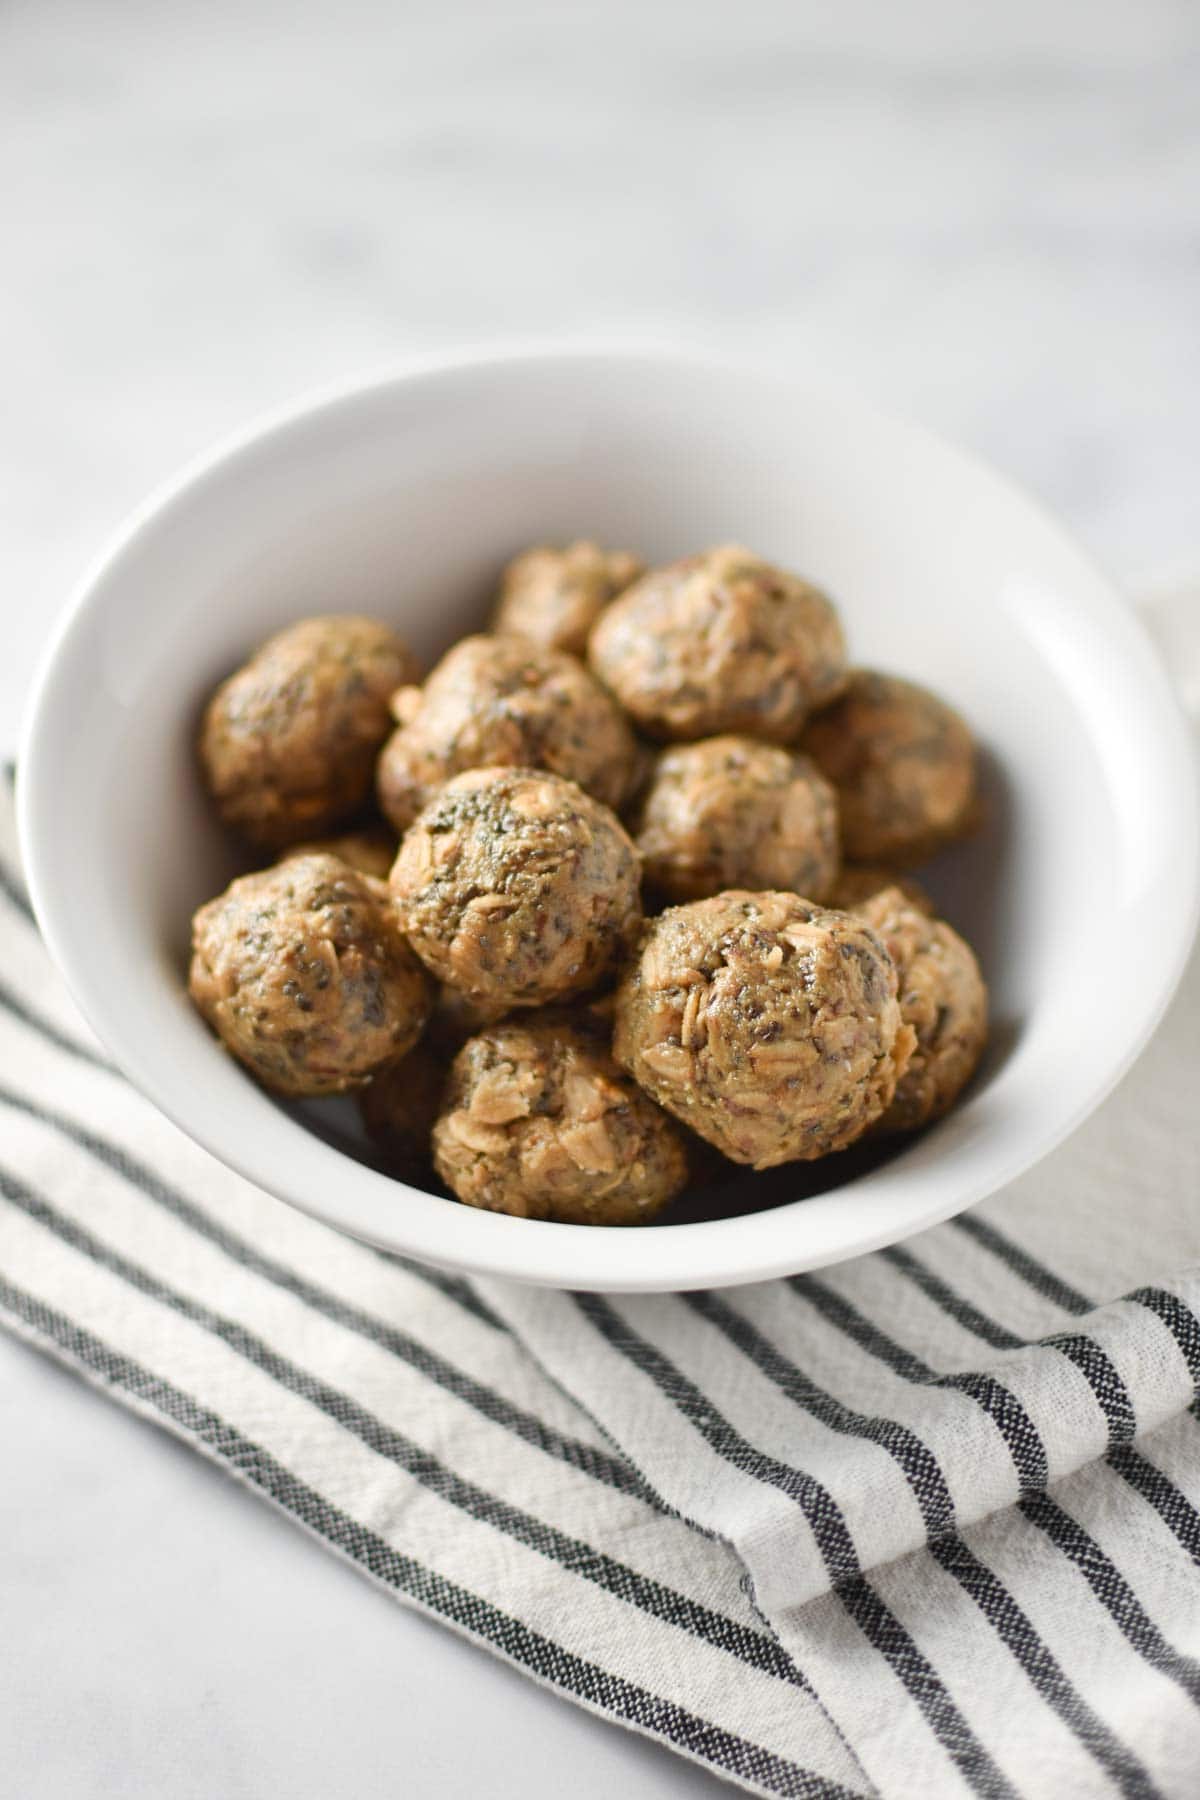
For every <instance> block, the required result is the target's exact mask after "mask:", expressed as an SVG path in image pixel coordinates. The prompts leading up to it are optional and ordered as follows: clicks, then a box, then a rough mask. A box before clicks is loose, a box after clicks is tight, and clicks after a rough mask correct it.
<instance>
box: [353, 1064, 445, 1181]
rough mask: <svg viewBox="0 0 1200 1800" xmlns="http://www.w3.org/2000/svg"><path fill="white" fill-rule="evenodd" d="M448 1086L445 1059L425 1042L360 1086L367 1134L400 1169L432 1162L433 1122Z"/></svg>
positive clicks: (411, 1170) (415, 1168)
mask: <svg viewBox="0 0 1200 1800" xmlns="http://www.w3.org/2000/svg"><path fill="white" fill-rule="evenodd" d="M445 1086H446V1063H445V1060H444V1059H443V1058H442V1057H440V1056H435V1055H434V1054H433V1052H432V1051H431V1050H428V1049H426V1047H425V1045H424V1043H420V1044H418V1045H417V1047H416V1049H415V1050H410V1051H409V1053H408V1055H407V1056H406V1057H404V1058H402V1060H401V1061H400V1062H393V1063H388V1064H387V1065H386V1067H385V1068H382V1069H381V1070H380V1071H379V1073H378V1075H373V1076H372V1078H371V1080H370V1081H369V1082H368V1083H367V1085H366V1087H365V1088H361V1089H360V1090H359V1094H358V1110H359V1112H360V1113H361V1114H362V1121H363V1124H364V1126H365V1127H366V1130H367V1135H368V1137H370V1138H371V1140H372V1142H373V1143H375V1144H377V1145H378V1147H379V1149H380V1150H382V1152H383V1154H384V1156H385V1158H386V1159H387V1161H388V1162H389V1163H390V1164H391V1165H392V1166H393V1167H394V1168H395V1169H396V1170H397V1171H398V1172H400V1173H402V1174H403V1173H408V1174H414V1173H416V1172H418V1171H420V1170H421V1169H422V1168H428V1166H429V1164H430V1163H431V1162H432V1160H433V1146H432V1137H433V1124H434V1120H435V1119H436V1118H437V1116H438V1113H439V1111H440V1110H441V1104H442V1093H443V1091H444V1089H445Z"/></svg>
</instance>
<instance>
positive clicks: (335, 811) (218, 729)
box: [200, 615, 418, 850]
mask: <svg viewBox="0 0 1200 1800" xmlns="http://www.w3.org/2000/svg"><path fill="white" fill-rule="evenodd" d="M417 676H418V669H417V664H416V661H415V659H414V657H413V655H412V652H411V651H410V650H409V649H408V646H407V645H406V644H405V643H404V642H403V641H402V639H400V638H398V637H397V636H396V634H395V632H394V631H390V630H389V629H388V627H387V626H386V625H380V624H379V623H378V622H377V621H376V620H375V619H362V618H357V617H354V616H352V615H345V616H340V615H339V616H334V617H330V618H319V619H302V620H301V621H300V623H299V624H298V625H292V626H290V627H289V628H288V629H287V630H286V631H281V632H279V633H278V634H277V636H275V637H273V638H268V640H267V642H266V643H265V644H263V646H262V647H261V649H259V650H256V651H255V653H254V655H253V656H252V657H251V658H250V661H249V662H248V663H246V664H245V665H244V666H243V667H242V668H240V669H238V670H237V671H236V673H235V674H233V675H231V676H230V677H229V679H228V680H227V681H224V682H222V684H221V686H220V687H219V688H218V689H217V691H216V693H215V694H214V695H213V696H212V699H211V700H210V701H209V703H208V706H207V708H206V710H205V714H204V719H203V722H202V724H201V728H200V761H201V766H202V768H203V771H204V778H205V781H206V783H207V785H208V789H209V792H210V793H211V794H212V797H213V799H214V800H215V801H216V805H217V811H218V812H219V813H220V816H221V819H222V820H223V822H224V823H225V824H226V825H228V826H229V827H230V828H231V829H232V830H233V831H235V832H237V834H238V835H239V837H242V838H244V839H245V840H246V842H247V843H250V844H254V845H256V846H258V847H259V848H261V849H265V850H281V849H283V848H284V847H285V846H286V845H288V844H297V843H301V842H303V841H304V839H305V838H311V837H317V836H320V835H321V834H322V833H324V832H326V831H329V830H331V829H332V828H334V827H335V826H337V825H340V824H341V823H342V822H343V821H344V820H346V819H351V818H353V816H354V814H355V813H357V812H358V811H360V809H361V808H362V806H363V805H364V804H365V802H366V801H367V799H368V798H369V796H370V793H371V782H372V777H373V774H374V769H375V758H376V756H377V755H378V753H379V748H380V745H381V744H382V743H383V741H384V739H385V738H386V737H387V735H388V731H389V729H390V725H391V720H390V716H389V712H388V700H389V698H390V696H391V695H392V693H393V692H394V691H395V690H396V688H398V687H401V686H403V685H404V683H406V682H412V681H415V680H416V679H417Z"/></svg>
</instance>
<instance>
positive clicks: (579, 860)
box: [391, 768, 641, 1011]
mask: <svg viewBox="0 0 1200 1800" xmlns="http://www.w3.org/2000/svg"><path fill="white" fill-rule="evenodd" d="M640 874H641V870H640V866H639V862H638V854H637V851H636V850H635V849H634V847H633V844H632V842H631V841H630V839H629V837H628V835H627V834H626V832H625V829H624V827H623V826H622V825H621V823H620V821H619V820H618V819H617V818H616V817H615V816H614V815H613V814H612V813H611V812H609V810H608V808H607V807H605V806H601V805H600V803H599V802H598V801H596V800H593V799H592V798H591V796H590V795H588V794H585V793H584V792H583V790H582V788H579V787H577V786H576V784H575V783H574V782H573V781H564V780H563V779H562V778H561V777H560V776H558V775H551V774H548V773H547V772H546V771H545V770H540V769H507V768H501V769H472V770H470V771H469V772H468V773H467V774H465V775H459V776H457V777H456V779H455V780H453V781H451V782H449V783H447V785H446V786H445V787H444V788H442V790H441V792H440V793H439V794H438V796H437V798H436V799H435V800H434V801H432V802H431V804H430V805H429V806H427V807H426V808H425V810H424V811H423V812H422V813H421V815H420V816H419V818H418V819H417V820H416V822H415V823H414V824H413V825H412V826H411V828H410V829H409V830H408V831H407V832H406V833H405V836H404V839H403V841H402V843H401V845H400V854H399V856H398V857H397V858H396V862H395V866H394V868H393V869H392V875H391V885H392V892H393V894H394V895H395V898H396V903H397V906H398V908H399V911H400V915H401V918H402V919H403V921H404V926H405V929H406V930H407V932H408V935H409V939H410V941H411V943H412V946H413V949H414V950H415V951H416V953H417V955H418V956H419V957H420V958H421V960H422V962H424V964H425V965H426V967H427V968H428V969H429V970H430V971H431V972H432V973H433V974H434V975H436V976H437V977H438V979H439V980H440V981H444V982H445V983H446V985H447V986H448V987H451V988H454V989H456V990H458V991H459V992H461V993H462V994H464V995H465V996H466V998H467V999H468V1000H469V1001H471V1002H473V1003H475V1004H477V1005H483V1006H495V1007H496V1009H497V1010H498V1011H507V1010H508V1009H509V1008H510V1007H514V1006H540V1005H542V1004H543V1003H544V1002H546V1001H548V1000H554V999H558V998H560V997H562V996H564V995H567V994H576V993H585V992H586V991H587V990H588V989H589V988H593V987H595V986H596V985H597V984H598V983H599V982H600V980H601V978H602V977H603V976H604V975H606V974H607V973H608V972H609V970H610V969H611V968H612V967H613V966H614V964H615V963H616V961H617V959H618V957H619V956H620V955H621V954H622V953H623V952H624V951H625V949H626V948H627V947H628V945H629V943H630V941H631V939H632V938H633V937H634V936H635V935H636V932H637V928H638V924H639V923H640V920H641V903H640V899H639V893H638V883H639V878H640Z"/></svg>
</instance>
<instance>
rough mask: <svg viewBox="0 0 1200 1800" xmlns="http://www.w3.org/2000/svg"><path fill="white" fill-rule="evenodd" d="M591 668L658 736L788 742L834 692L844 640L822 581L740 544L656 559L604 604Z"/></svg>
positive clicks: (840, 673) (836, 691) (642, 726)
mask: <svg viewBox="0 0 1200 1800" xmlns="http://www.w3.org/2000/svg"><path fill="white" fill-rule="evenodd" d="M590 657H591V664H592V668H593V669H594V670H595V672H596V674H597V675H598V676H599V677H600V680H601V681H602V682H603V683H604V685H605V687H607V688H609V689H610V690H611V692H612V693H614V694H615V695H616V696H617V699H618V700H619V701H620V702H621V704H622V706H623V707H624V708H625V710H626V712H628V713H629V715H630V717H631V718H632V719H633V721H634V723H635V724H636V725H637V726H638V727H639V729H641V730H642V731H644V732H645V733H646V734H647V736H649V737H653V738H667V739H682V740H688V739H693V738H703V737H712V736H714V735H715V734H716V733H718V732H725V731H739V732H745V733H746V734H747V735H749V736H750V737H757V738H766V739H768V740H770V741H771V742H774V743H788V742H790V741H791V740H792V739H793V738H795V737H796V736H797V734H798V733H799V731H800V728H801V727H802V725H803V724H804V721H805V719H806V718H807V716H808V714H809V712H811V711H812V710H813V709H814V708H816V707H819V706H824V705H826V704H827V703H828V702H829V701H830V700H832V699H834V698H835V697H836V695H838V694H839V693H840V692H841V690H842V686H843V684H844V681H845V671H846V648H845V643H844V641H843V638H842V628H841V625H840V624H839V622H838V616H837V613H836V612H835V611H834V609H833V606H832V603H831V602H830V601H829V600H828V599H827V598H826V596H825V595H824V594H823V593H822V592H821V591H820V589H819V588H815V587H812V586H810V585H809V583H808V582H807V581H801V580H800V578H799V577H798V576H796V575H789V574H787V573H785V572H784V570H782V569H776V568H773V567H772V566H771V564H770V563H766V562H763V561H762V559H761V558H760V557H757V556H752V555H751V553H750V552H749V550H743V549H740V548H739V547H738V546H737V545H724V546H722V547H721V548H720V549H716V550H708V551H705V552H704V554H703V555H701V556H688V557H684V558H683V560H682V561H681V562H676V563H671V564H670V566H669V567H667V568H665V569H653V570H651V572H650V573H649V574H648V575H643V576H642V578H641V580H640V581H636V582H635V583H634V584H633V586H632V587H631V588H627V589H626V591H625V592H624V593H623V594H622V595H621V596H620V597H619V599H616V600H614V601H613V603H612V605H611V606H609V607H608V608H607V609H606V610H605V612H603V613H602V614H601V616H600V619H599V622H598V623H597V625H596V626H595V628H594V630H593V632H592V636H591V645H590Z"/></svg>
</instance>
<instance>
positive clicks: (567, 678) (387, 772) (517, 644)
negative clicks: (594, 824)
mask: <svg viewBox="0 0 1200 1800" xmlns="http://www.w3.org/2000/svg"><path fill="white" fill-rule="evenodd" d="M396 711H397V714H398V716H399V718H400V719H401V724H400V726H399V728H398V730H396V731H395V732H394V733H393V734H392V736H391V737H390V738H389V740H388V742H387V744H386V745H385V746H384V750H383V754H382V756H381V757H380V759H379V776H378V788H379V803H380V805H381V806H382V808H383V810H384V812H385V813H386V815H387V817H388V818H389V819H390V820H391V821H392V823H393V825H395V827H396V829H397V830H398V831H404V830H406V829H407V828H408V826H409V825H410V824H411V823H412V821H413V820H414V819H415V818H416V816H417V814H418V813H419V812H420V810H421V808H422V807H423V806H424V805H425V804H426V803H427V802H428V801H430V800H432V798H433V796H434V795H435V794H436V793H437V791H438V789H439V788H440V787H442V786H443V784H444V783H445V782H447V781H449V780H450V778H451V776H452V775H458V774H461V773H462V772H463V771H464V770H466V769H482V768H494V767H497V766H499V765H501V764H503V765H505V766H507V767H510V768H526V769H548V770H549V771H550V772H551V773H552V774H554V775H562V776H565V778H566V779H567V780H568V781H577V782H578V783H579V785H580V787H581V788H583V789H584V790H585V791H586V792H587V793H589V794H594V795H595V797H596V799H597V800H602V801H603V802H604V803H605V805H606V806H618V805H619V804H620V802H621V800H622V798H623V796H624V794H625V790H626V788H627V786H628V784H629V780H630V777H631V775H632V772H633V763H634V744H633V733H632V732H631V731H630V729H629V725H628V723H627V722H626V720H625V719H624V718H623V717H622V716H621V713H620V710H619V709H618V708H617V707H616V706H614V704H613V702H612V700H611V699H610V698H609V696H608V695H607V694H606V693H605V692H604V690H603V689H602V688H601V687H600V686H599V685H598V683H597V682H595V681H594V680H593V679H592V677H591V676H590V675H589V674H588V672H587V670H586V669H585V668H584V667H583V664H582V663H580V662H577V661H576V659H575V658H574V657H573V656H565V655H564V654H563V653H562V652H561V651H559V650H545V649H543V648H542V647H541V646H540V645H538V644H533V643H530V642H529V640H528V639H526V638H518V637H469V638H464V639H463V640H462V642H461V643H458V644H456V645H455V646H454V648H453V650H451V651H449V652H448V653H447V654H446V655H445V656H444V657H443V658H442V660H441V662H440V663H439V664H438V666H437V668H436V669H434V671H433V673H432V674H431V675H430V677H429V679H428V681H427V682H426V683H425V686H424V688H423V689H421V690H420V691H419V692H412V691H409V692H405V693H401V694H399V695H397V696H396Z"/></svg>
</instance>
